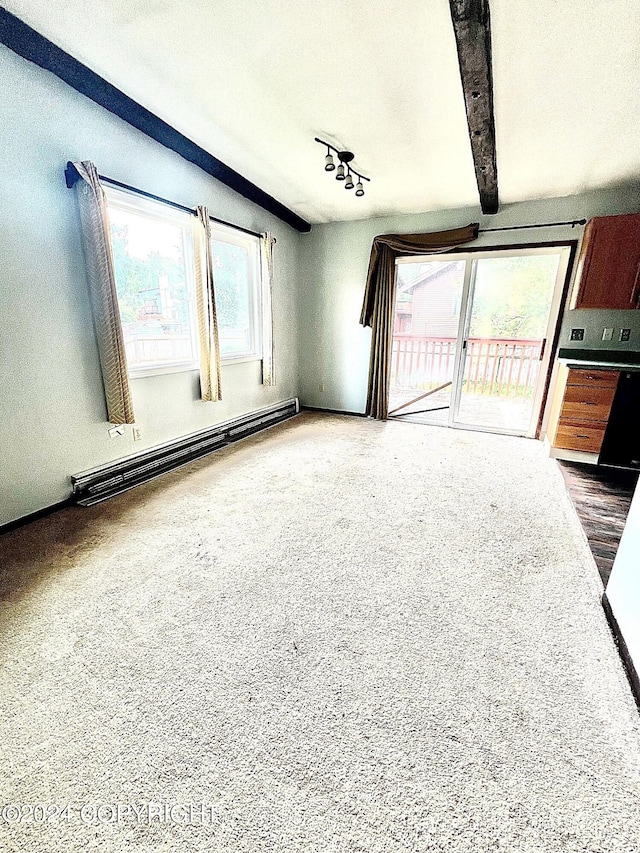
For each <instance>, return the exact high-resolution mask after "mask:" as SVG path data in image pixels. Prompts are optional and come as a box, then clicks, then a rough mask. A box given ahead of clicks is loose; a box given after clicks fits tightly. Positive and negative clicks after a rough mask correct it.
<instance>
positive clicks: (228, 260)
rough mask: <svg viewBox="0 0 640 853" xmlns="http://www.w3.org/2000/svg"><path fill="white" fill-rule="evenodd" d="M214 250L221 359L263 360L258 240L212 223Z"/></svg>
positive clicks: (214, 275)
mask: <svg viewBox="0 0 640 853" xmlns="http://www.w3.org/2000/svg"><path fill="white" fill-rule="evenodd" d="M211 251H212V255H213V278H214V286H215V292H216V311H217V314H218V335H219V338H220V358H221V359H222V360H223V361H232V360H242V359H246V360H248V359H256V358H261V356H262V353H261V342H260V297H259V290H258V283H259V242H258V238H257V237H254V236H252V235H251V234H244V233H243V232H242V231H237V230H236V229H235V228H228V227H226V226H224V225H218V224H216V223H215V222H212V223H211Z"/></svg>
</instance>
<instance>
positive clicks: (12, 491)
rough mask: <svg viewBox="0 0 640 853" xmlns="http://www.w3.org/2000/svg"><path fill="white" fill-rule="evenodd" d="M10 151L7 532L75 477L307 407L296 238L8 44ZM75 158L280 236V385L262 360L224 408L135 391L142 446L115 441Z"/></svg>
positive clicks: (0, 199)
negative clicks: (280, 404)
mask: <svg viewBox="0 0 640 853" xmlns="http://www.w3.org/2000/svg"><path fill="white" fill-rule="evenodd" d="M0 151H1V152H2V156H1V158H0V323H1V331H0V383H1V384H0V524H2V523H5V522H8V521H11V520H13V519H15V518H19V517H20V516H22V515H26V514H28V513H30V512H33V511H36V510H38V509H41V508H43V507H46V506H48V505H51V504H53V503H56V502H57V501H60V500H63V499H64V498H66V497H67V496H68V495H69V491H70V482H69V476H70V475H71V474H74V473H77V472H79V471H82V470H84V469H87V468H91V467H93V466H95V465H98V464H101V463H105V462H108V461H110V460H113V459H115V458H118V457H121V456H126V455H129V454H131V453H134V452H138V451H140V450H143V449H144V448H145V447H148V446H151V445H154V444H158V443H160V442H163V441H167V440H169V439H171V438H175V437H177V436H180V435H185V434H187V433H190V432H194V431H196V430H199V429H203V428H205V427H207V426H208V425H210V424H213V423H216V422H219V421H223V420H226V419H228V418H231V417H234V416H237V415H240V414H242V413H244V412H247V411H251V410H255V409H259V408H262V407H264V406H267V405H270V404H272V403H274V402H277V401H278V400H283V399H287V398H290V397H294V396H297V394H298V363H297V357H298V345H297V339H296V330H297V302H298V300H297V291H298V288H297V270H298V247H299V235H298V233H297V232H295V231H294V230H293V229H291V228H290V227H289V226H287V225H285V224H283V223H282V222H280V221H279V220H278V219H276V218H275V217H272V216H270V215H269V214H267V213H265V212H264V211H263V210H261V209H260V208H258V207H257V206H255V205H253V204H251V203H249V202H247V201H246V200H244V199H243V198H241V197H240V196H238V195H237V194H235V193H234V192H232V191H231V190H229V189H228V188H226V187H224V186H223V185H221V184H219V183H218V182H217V181H215V180H214V179H213V178H210V177H209V176H207V175H206V174H205V173H204V172H202V171H200V170H199V169H197V168H196V167H195V166H192V165H190V164H189V163H187V162H186V161H185V160H183V159H182V158H181V157H179V156H178V155H177V154H173V153H172V152H170V151H168V150H167V149H165V148H163V147H162V146H161V145H159V144H157V143H155V142H153V141H152V140H150V139H148V138H147V137H146V136H144V135H143V134H142V133H139V132H138V131H136V130H134V129H133V128H131V127H129V126H128V125H127V124H126V123H124V122H122V121H121V120H119V119H117V118H115V117H114V116H113V115H111V114H110V113H109V112H107V111H106V110H103V109H102V108H100V107H98V106H97V105H95V104H94V103H92V102H91V101H90V100H88V99H87V98H85V97H83V96H82V95H80V94H78V93H77V92H75V91H74V90H73V89H71V88H69V87H68V86H66V85H65V84H64V83H62V82H61V81H60V80H58V79H57V78H56V77H54V76H53V75H51V74H49V73H47V72H44V71H42V70H41V69H39V68H37V67H36V66H34V65H32V64H30V63H28V62H26V61H24V60H22V59H20V58H19V57H17V56H16V55H15V54H14V53H12V52H11V51H9V50H7V49H6V48H4V47H2V46H0ZM67 160H93V161H94V162H95V163H96V164H97V165H98V168H99V170H100V172H101V173H102V174H105V175H108V176H109V177H113V178H116V179H117V180H120V181H124V182H125V183H128V184H131V185H133V186H137V187H141V188H144V189H145V190H147V191H149V192H152V193H155V194H157V195H160V196H164V197H166V198H170V199H173V200H175V201H178V202H180V203H182V204H185V205H188V206H194V205H196V204H207V205H208V206H209V208H210V209H211V213H212V214H213V215H214V216H219V217H220V218H223V219H226V220H228V221H230V222H233V223H236V224H238V225H242V226H244V227H247V228H251V229H253V230H256V231H264V230H265V229H270V230H272V231H273V232H274V234H275V236H276V237H277V240H278V243H277V246H276V255H275V267H276V270H275V273H276V281H275V289H274V313H275V343H276V348H277V350H276V357H277V370H278V384H277V386H276V387H274V388H263V387H262V385H261V384H260V363H259V362H251V363H244V364H235V365H229V366H225V367H223V375H222V381H223V395H224V399H223V401H222V402H220V403H203V402H201V401H200V400H199V399H198V374H197V372H188V373H176V374H168V375H163V376H153V377H148V378H143V379H135V380H133V381H132V387H133V396H134V404H135V411H136V418H137V419H138V422H139V423H140V426H141V429H142V440H141V441H137V442H135V444H134V443H133V438H132V434H131V429H130V428H128V429H127V432H126V435H125V436H123V437H122V438H118V439H110V438H109V437H108V434H107V429H108V426H109V425H108V424H107V423H106V420H105V418H106V412H105V405H104V396H103V391H102V384H101V375H100V368H99V363H98V354H97V349H96V341H95V336H94V332H93V326H92V319H91V312H90V307H89V301H88V290H87V283H86V276H85V265H84V259H83V255H82V247H81V243H80V228H79V219H78V213H77V209H76V200H75V194H74V193H73V192H71V191H70V190H67V189H66V187H65V182H64V176H63V170H64V167H65V164H66V161H67Z"/></svg>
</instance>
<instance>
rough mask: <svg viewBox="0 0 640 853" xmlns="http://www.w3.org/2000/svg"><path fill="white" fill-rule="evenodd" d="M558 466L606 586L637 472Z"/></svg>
mask: <svg viewBox="0 0 640 853" xmlns="http://www.w3.org/2000/svg"><path fill="white" fill-rule="evenodd" d="M558 465H559V466H560V470H561V471H562V476H563V477H564V481H565V483H566V486H567V490H568V492H569V497H570V498H571V501H572V502H573V505H574V507H575V509H576V512H577V514H578V518H579V519H580V522H581V524H582V527H583V528H584V532H585V533H586V535H587V539H588V540H589V546H590V547H591V552H592V554H593V557H594V559H595V561H596V565H597V566H598V571H599V572H600V577H601V578H602V583H603V584H604V586H605V587H606V585H607V582H608V580H609V575H610V574H611V567H612V566H613V560H614V558H615V556H616V551H617V550H618V545H619V544H620V537H621V536H622V530H623V528H624V524H625V521H626V520H627V515H628V514H629V505H630V504H631V498H632V496H633V492H634V489H635V487H636V483H637V482H638V476H639V474H638V471H623V470H620V469H614V468H600V467H598V466H596V465H582V464H580V463H578V462H561V461H560V460H558Z"/></svg>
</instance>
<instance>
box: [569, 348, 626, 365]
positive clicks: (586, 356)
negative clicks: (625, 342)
mask: <svg viewBox="0 0 640 853" xmlns="http://www.w3.org/2000/svg"><path fill="white" fill-rule="evenodd" d="M558 358H559V359H560V360H561V361H566V362H568V363H569V366H570V367H587V368H591V369H592V370H640V352H636V351H627V352H621V351H620V350H598V349H573V348H572V347H560V349H559V350H558Z"/></svg>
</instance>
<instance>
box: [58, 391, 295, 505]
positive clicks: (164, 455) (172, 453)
mask: <svg viewBox="0 0 640 853" xmlns="http://www.w3.org/2000/svg"><path fill="white" fill-rule="evenodd" d="M299 411H300V405H299V403H298V399H297V398H295V399H292V400H285V401H284V402H283V403H277V404H276V405H274V406H270V407H269V408H267V409H260V410H259V411H257V412H251V413H249V414H247V415H242V417H239V418H235V419H234V420H231V421H226V422H225V423H222V424H216V425H215V426H213V427H211V428H210V429H206V430H202V431H200V432H195V433H191V434H190V435H186V436H183V437H182V438H178V439H175V440H174V441H168V442H166V443H165V444H160V445H158V446H157V447H152V448H151V449H150V450H145V451H144V452H142V453H138V454H136V455H135V456H126V457H124V458H123V459H118V460H117V461H116V462H112V463H110V464H108V465H103V466H101V467H99V468H93V469H91V470H90V471H84V472H83V473H81V474H75V475H73V476H72V477H71V483H72V486H73V495H72V500H73V501H74V502H75V503H76V504H78V505H79V506H93V505H94V504H97V503H101V502H102V501H105V500H107V499H108V498H112V497H115V495H119V494H121V493H122V492H126V491H128V490H129V489H132V488H134V486H138V485H140V484H141V483H147V482H148V481H149V480H153V479H154V478H155V477H159V476H160V475H161V474H166V473H167V472H168V471H174V470H175V469H176V468H179V467H181V466H182V465H187V464H188V463H189V462H193V460H195V459H200V458H201V457H202V456H206V455H207V454H209V453H213V452H214V451H215V450H220V448H222V447H226V446H227V445H229V444H233V443H234V442H236V441H240V440H241V439H243V438H247V437H248V436H250V435H253V434H254V433H256V432H261V431H262V430H265V429H268V428H269V427H271V426H274V425H275V424H278V423H281V422H282V421H285V420H288V419H289V418H291V417H293V416H294V415H297V414H298V412H299Z"/></svg>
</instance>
